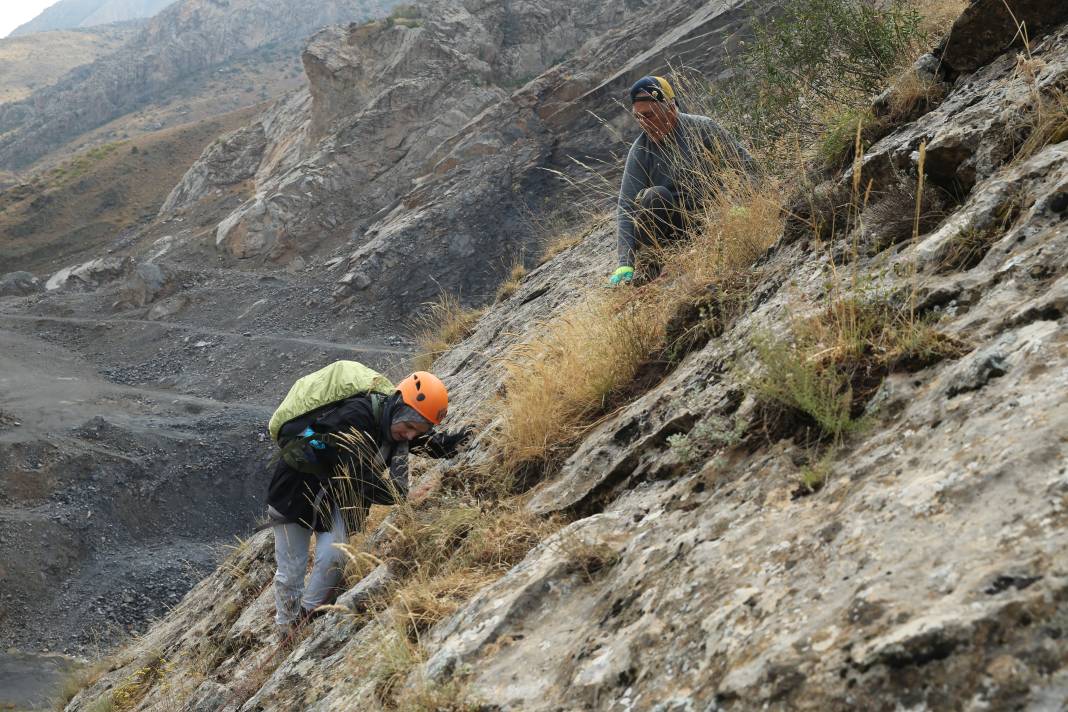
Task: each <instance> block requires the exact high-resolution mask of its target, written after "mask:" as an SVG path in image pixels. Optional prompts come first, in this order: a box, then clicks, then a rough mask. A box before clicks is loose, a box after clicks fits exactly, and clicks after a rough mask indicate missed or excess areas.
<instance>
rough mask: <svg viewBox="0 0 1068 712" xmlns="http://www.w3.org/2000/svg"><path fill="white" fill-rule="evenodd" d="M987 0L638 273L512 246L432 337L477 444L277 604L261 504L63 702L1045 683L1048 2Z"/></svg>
mask: <svg viewBox="0 0 1068 712" xmlns="http://www.w3.org/2000/svg"><path fill="white" fill-rule="evenodd" d="M1004 7H1005V6H1004V5H1003V4H1002V3H1000V2H994V1H992V0H976V1H975V2H972V3H970V4H969V6H968V7H967V8H966V9H965V12H964V15H963V16H962V17H961V18H960V19H959V20H958V21H957V22H956V24H955V26H954V27H953V30H952V32H951V33H950V34H949V38H948V40H946V41H945V42H944V43H943V44H942V45H940V46H939V47H937V48H932V49H934V50H935V53H936V56H931V55H928V56H925V57H924V58H921V60H920V61H919V62H917V64H916V65H915V67H914V68H913V69H911V70H908V71H907V72H906V73H905V74H904V75H902V76H900V77H899V78H898V80H897V82H896V83H895V86H894V87H893V88H892V89H891V90H890V92H888V93H887V94H885V95H883V96H881V97H880V98H879V99H878V100H877V101H876V102H875V105H874V106H873V108H872V110H871V111H872V116H873V117H875V118H877V119H880V120H881V124H880V125H881V128H880V130H879V132H878V134H879V135H877V136H874V137H871V140H870V143H869V144H865V143H864V142H863V140H862V139H863V138H864V137H862V136H860V135H859V134H861V133H862V131H861V128H856V129H855V130H856V132H857V134H858V137H857V143H858V144H860V145H861V146H862V147H863V148H862V151H861V155H859V156H856V157H854V159H853V160H849V156H848V149H849V146H850V145H851V143H850V142H849V141H847V142H846V145H845V148H846V149H847V156H846V160H844V161H842V162H841V163H844V164H845V166H846V167H845V168H844V169H843V168H838V169H835V170H828V171H825V172H824V173H822V177H823V178H824V180H823V181H822V182H819V183H818V184H815V182H814V184H812V185H809V186H807V187H805V186H801V188H800V189H799V192H797V193H796V195H795V196H794V197H795V198H796V199H794V200H793V202H791V204H790V205H789V206H788V209H787V210H780V209H781V208H784V207H787V206H783V205H782V204H781V201H782V198H781V196H780V195H779V193H778V184H777V183H775V182H774V179H771V178H769V181H770V182H769V183H767V184H765V185H763V186H762V187H759V188H757V189H755V190H750V189H746V188H745V187H744V186H735V187H734V188H733V189H730V190H727V191H726V192H720V193H718V194H717V196H716V198H715V200H714V201H713V202H710V203H709V204H708V205H707V206H706V207H707V212H706V213H705V216H704V219H703V222H702V226H703V229H702V230H701V231H700V232H699V233H698V234H697V235H695V237H694V243H693V244H692V245H690V246H688V247H684V248H682V249H681V250H680V251H679V252H678V253H677V254H676V255H674V256H670V257H669V258H668V260H667V261H666V262H665V267H664V270H663V272H662V273H661V275H660V277H659V278H658V279H657V280H655V281H653V282H650V283H648V284H646V285H643V286H641V287H638V288H636V289H634V290H630V291H619V290H617V291H612V292H607V291H605V292H602V291H601V290H596V289H595V290H591V289H589V288H588V285H590V284H591V283H596V282H599V281H600V280H602V279H603V278H604V275H605V274H606V273H607V272H608V271H609V268H610V267H611V265H612V263H613V259H614V254H613V245H612V241H613V234H612V230H611V228H610V227H609V226H608V225H606V224H605V223H604V222H603V221H601V222H599V221H593V222H591V223H590V224H588V225H587V226H586V227H585V228H584V229H582V230H579V231H578V232H576V233H575V234H574V235H573V239H572V240H571V241H570V243H571V244H570V246H567V243H565V244H564V245H563V246H562V251H561V252H559V254H556V255H555V256H552V257H551V258H549V259H548V260H547V261H545V262H544V264H541V265H540V266H538V267H536V268H535V269H532V271H531V272H530V273H529V274H528V275H527V276H526V277H525V278H523V279H522V281H521V282H520V283H519V284H518V285H517V286H516V287H515V289H514V293H512V294H511V295H510V296H506V297H504V298H503V300H502V301H501V302H500V303H499V304H497V305H496V306H493V307H492V308H490V309H489V310H488V311H487V313H486V314H485V315H483V316H482V317H481V319H479V321H478V322H477V324H476V325H475V326H474V328H473V330H472V332H471V333H470V334H469V336H468V337H467V338H466V339H465V340H464V341H463V342H462V343H460V344H458V345H456V346H455V347H454V348H452V349H451V350H450V351H448V352H447V353H445V354H444V355H443V356H442V357H441V358H439V359H438V361H437V362H436V363H435V365H434V370H435V371H436V372H437V373H439V374H440V375H441V376H442V377H443V379H444V380H445V381H446V382H447V383H449V384H450V387H451V392H452V399H453V402H454V407H453V409H452V413H451V415H450V420H451V421H452V423H462V422H466V423H478V424H480V425H481V427H480V435H479V437H478V438H477V439H476V441H475V443H474V445H473V447H471V448H470V449H469V450H468V451H467V452H466V453H465V454H463V455H461V456H460V457H458V458H457V459H455V460H452V461H449V462H447V463H445V464H444V465H441V466H434V467H430V466H425V467H423V468H421V469H422V471H421V477H422V478H423V480H422V481H424V482H431V483H434V491H433V493H432V494H431V495H430V497H428V498H427V499H426V500H424V501H422V502H420V503H418V504H415V505H413V506H412V507H399V508H397V511H395V512H392V513H390V514H389V515H388V518H387V519H386V521H385V523H383V524H381V525H379V526H377V528H376V527H374V526H372V527H371V528H370V530H369V531H368V532H367V533H366V534H365V535H361V536H359V537H356V538H355V539H354V540H353V541H352V542H351V545H350V551H351V553H352V555H353V564H352V566H351V569H350V571H349V574H350V584H351V588H350V590H349V591H348V592H347V593H346V594H344V595H343V596H342V598H341V599H340V600H339V606H338V607H337V608H336V609H334V610H331V611H329V612H328V613H327V614H326V615H324V616H322V617H321V618H319V619H317V620H315V621H314V622H313V623H312V624H310V625H309V626H307V627H306V628H304V629H303V630H302V631H301V633H300V634H299V635H298V636H297V637H296V639H295V640H289V641H286V642H285V644H283V645H279V644H278V641H277V639H276V638H275V634H274V631H273V630H272V626H271V622H270V612H271V608H272V605H273V599H272V590H271V576H272V574H273V561H272V541H271V538H270V534H269V533H266V532H265V533H261V534H258V535H256V536H253V537H252V538H250V539H249V540H248V541H247V542H246V543H245V544H244V545H243V546H242V547H241V549H240V550H239V551H238V552H236V553H235V555H234V556H233V557H231V559H230V560H229V561H228V562H227V564H226V565H224V566H223V567H221V568H220V569H219V570H218V571H216V572H215V573H214V574H213V575H212V576H210V577H209V578H208V579H206V580H205V581H203V582H202V583H201V584H199V585H198V586H197V587H196V588H195V589H194V590H193V591H192V592H191V593H190V594H189V595H188V596H186V598H185V599H184V600H183V601H182V603H181V604H180V605H179V606H178V607H177V608H176V609H175V610H174V611H173V612H172V613H171V614H170V615H168V616H167V617H166V618H165V619H164V620H162V621H161V622H160V623H159V624H158V625H157V626H155V627H154V628H153V629H152V630H151V631H150V632H149V634H148V635H146V636H145V637H144V638H143V639H141V640H139V641H137V642H136V643H135V644H132V645H131V646H129V647H128V648H126V649H125V650H124V651H122V652H121V653H120V654H119V655H118V656H116V657H115V658H113V659H111V660H110V661H109V662H108V669H106V670H104V671H100V672H99V675H98V677H96V679H94V680H91V681H90V682H89V685H88V687H87V688H86V689H84V690H83V691H82V692H80V693H79V694H78V695H77V696H76V697H75V698H74V699H73V700H72V701H71V703H70V705H69V706H68V708H67V709H68V710H71V711H72V712H74V711H77V710H90V709H96V708H99V705H101V704H103V705H105V706H106V705H107V704H114V705H116V706H118V707H119V708H122V709H138V710H173V709H183V710H190V711H193V710H197V711H200V710H203V711H205V712H206V711H207V710H213V711H214V710H233V711H236V710H242V711H252V710H292V709H301V710H320V711H325V710H349V709H378V708H387V709H388V708H397V709H405V710H431V709H434V710H463V709H494V710H570V709H604V710H660V711H662V712H668V711H669V710H670V711H672V712H683V711H698V712H705V711H707V712H711V711H712V710H720V709H731V710H734V709H738V710H748V709H753V710H756V709H776V710H821V711H822V710H847V709H858V708H869V709H877V710H898V709H917V710H918V709H928V710H964V709H967V710H986V709H998V710H1001V709H1027V710H1057V709H1063V708H1064V706H1065V702H1066V700H1068V649H1066V647H1065V642H1064V640H1065V635H1066V633H1068V629H1066V626H1068V609H1066V601H1068V596H1066V592H1068V588H1066V579H1065V571H1066V566H1068V561H1066V559H1065V556H1066V555H1065V547H1064V543H1065V526H1066V524H1068V522H1066V519H1065V517H1066V511H1068V510H1066V507H1068V500H1066V497H1068V470H1066V467H1065V462H1066V461H1068V459H1066V457H1065V456H1066V450H1068V444H1066V441H1065V439H1064V436H1063V434H1064V432H1065V426H1066V422H1065V421H1066V419H1068V409H1066V406H1065V403H1064V398H1063V394H1064V393H1065V391H1066V386H1068V383H1066V382H1065V378H1066V376H1065V374H1066V373H1068V369H1066V368H1065V366H1066V361H1068V332H1066V326H1065V324H1066V322H1065V308H1066V304H1068V291H1066V290H1068V260H1066V258H1065V255H1068V249H1066V248H1068V244H1066V243H1068V228H1066V224H1068V223H1066V220H1065V216H1066V214H1068V162H1066V160H1065V159H1066V158H1068V143H1066V139H1068V113H1066V107H1068V105H1066V103H1065V98H1064V90H1065V83H1066V81H1068V25H1065V24H1064V22H1065V20H1066V19H1068V18H1065V17H1064V14H1063V9H1061V8H1060V6H1059V5H1058V4H1057V3H1041V2H1034V3H1020V4H1018V5H1017V6H1016V16H1015V17H1010V16H1009V15H1008V14H1007V13H1006V12H1005V11H1004ZM1014 21H1019V22H1022V23H1026V25H1027V27H1029V28H1031V31H1030V33H1029V40H1028V42H1027V43H1026V44H1025V45H1021V44H1020V42H1019V38H1020V36H1021V35H1020V33H1019V32H1018V30H1019V28H1018V26H1017V25H1015V24H1014ZM1014 41H1015V44H1014ZM630 68H631V69H635V70H640V69H642V68H644V67H642V66H640V63H636V64H634V65H633V66H631V67H630ZM557 76H558V75H557V74H556V72H555V71H554V70H549V71H548V72H547V74H546V75H543V76H542V77H539V78H538V79H537V80H535V81H534V82H533V83H532V84H531V85H528V87H527V88H526V89H525V90H524V91H521V92H518V93H517V94H514V95H513V96H512V97H511V99H509V100H508V101H506V102H504V103H503V104H501V105H499V107H498V108H495V109H492V110H489V111H487V112H485V113H484V114H483V115H482V117H481V118H480V119H479V120H478V121H482V120H485V121H487V122H491V123H493V124H494V125H500V123H498V122H494V121H493V120H492V117H493V116H494V115H495V114H494V112H495V111H503V112H506V113H508V115H516V116H523V113H522V111H520V109H519V108H517V107H516V106H515V103H516V102H517V97H524V96H526V97H529V99H530V103H528V104H525V105H524V106H526V110H527V111H528V112H530V113H533V114H535V115H539V116H544V115H545V114H546V113H547V112H548V108H547V107H546V105H545V104H543V103H540V102H539V99H540V100H544V99H545V98H546V97H547V96H548V97H552V96H553V95H552V94H551V93H550V94H541V93H538V92H534V91H533V88H535V87H538V86H546V85H547V84H548V85H551V84H552V83H553V82H554V81H555V79H556V78H557ZM614 81H615V80H614V79H613V80H610V81H603V80H601V81H600V82H597V85H598V86H602V85H604V86H613V82H614ZM619 82H620V83H624V82H623V80H622V78H621V77H620V79H619ZM916 86H921V87H923V89H922V90H921V91H918V92H917V90H916V88H915V87H916ZM616 89H618V87H616ZM595 90H596V88H587V89H586V91H587V92H589V91H595ZM526 92H530V93H526ZM572 96H573V97H574V96H575V95H574V94H573V95H572ZM535 97H537V99H536V98H535ZM908 97H911V98H912V101H905V100H904V99H905V98H908ZM501 107H503V108H501ZM560 110H561V111H563V110H564V109H563V107H561V108H560ZM512 112H516V113H514V114H513V113H512ZM528 118H529V117H528ZM478 121H476V122H474V123H475V124H477V123H478ZM531 121H533V119H531ZM858 126H862V124H858ZM469 135H470V134H469V133H465V132H461V134H458V138H457V139H456V142H455V143H450V144H447V145H446V147H445V148H443V149H439V151H440V154H441V156H442V160H445V156H447V155H455V154H450V151H454V150H455V147H458V146H462V145H464V143H463V142H464V136H469ZM479 155H490V156H492V155H495V154H494V153H493V152H489V153H488V154H479ZM486 160H487V162H489V163H490V164H491V165H492V159H486ZM456 165H462V166H466V167H467V168H466V170H469V171H472V173H471V174H470V175H482V174H480V173H479V172H478V171H480V170H481V169H480V168H479V167H478V166H479V165H480V164H478V163H477V162H472V161H470V159H469V160H468V161H467V162H463V161H460V162H458V163H457V164H456ZM445 166H446V168H445V169H443V170H446V172H447V169H448V168H450V167H451V164H449V163H448V162H447V161H446V163H445ZM428 195H429V194H428ZM434 199H435V200H436V201H438V203H439V204H440V205H441V206H443V207H442V209H443V210H444V209H445V207H444V206H448V205H451V204H452V201H459V202H462V200H463V197H462V194H455V193H454V194H452V196H451V197H450V194H449V193H447V192H446V193H445V194H444V195H441V196H434ZM407 210H416V211H418V210H419V206H418V205H407ZM431 214H432V211H428V212H424V213H418V212H417V215H421V217H420V218H419V219H426V220H430V219H431V218H430V217H429V216H430V215H431ZM402 215H403V213H402V212H401V211H400V210H399V209H397V212H396V215H395V218H394V219H395V220H398V221H399V220H401V216H402ZM369 244H370V243H369ZM717 250H719V251H718V252H717ZM359 254H362V255H363V256H364V258H366V257H367V256H368V254H369V253H368V252H367V251H364V252H362V253H359ZM624 351H626V352H627V353H629V354H630V356H631V357H633V358H631V360H630V361H626V360H625V358H624V357H623V356H621V355H620V354H622V353H624ZM576 354H577V357H576ZM593 381H597V382H598V383H599V384H600V385H598V386H596V387H593V390H592V393H594V394H596V393H598V392H600V393H602V395H603V398H604V400H600V401H598V400H597V399H594V404H593V405H589V404H585V405H583V404H579V405H578V406H577V407H580V408H585V410H580V418H579V420H578V421H568V422H564V423H563V424H562V425H561V426H560V427H559V428H557V430H552V429H551V428H553V427H555V425H556V424H554V423H553V422H547V423H546V422H541V423H540V424H538V427H539V428H541V430H538V431H537V432H540V433H550V432H551V433H553V436H554V437H553V439H550V440H547V441H545V440H543V441H542V443H541V445H540V446H538V447H535V445H536V443H533V444H532V441H531V439H530V438H529V437H528V435H526V434H524V433H523V432H522V429H521V426H524V425H529V423H530V422H531V421H535V422H536V421H537V420H538V413H536V412H531V411H530V410H525V409H524V407H523V406H524V404H525V403H541V404H542V405H543V406H544V407H545V408H556V407H557V405H558V403H559V402H561V401H567V400H568V399H569V398H570V397H571V394H572V393H574V392H585V390H583V389H586V388H588V387H590V386H589V384H590V383H591V382H593ZM597 388H601V389H602V390H601V391H598V390H597ZM540 393H544V394H547V396H548V397H546V398H544V399H543V400H541V401H538V400H536V399H537V397H538V396H539V394H540ZM523 398H528V399H531V400H529V401H524V400H523ZM552 412H553V414H554V416H555V417H557V418H559V419H563V418H565V417H570V416H567V415H566V413H565V411H563V410H553V411H552ZM536 424H537V423H536ZM571 426H575V427H573V428H572V427H571ZM546 446H547V447H546ZM539 447H540V449H539ZM383 514H384V513H379V514H378V517H379V518H380V517H381V516H383ZM376 523H377V520H376Z"/></svg>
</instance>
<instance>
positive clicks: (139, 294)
mask: <svg viewBox="0 0 1068 712" xmlns="http://www.w3.org/2000/svg"><path fill="white" fill-rule="evenodd" d="M173 291H174V276H173V275H172V274H170V273H169V272H168V271H167V270H165V269H164V268H162V267H160V266H159V265H157V264H155V263H154V262H142V263H140V264H138V265H137V267H135V268H134V269H133V271H131V272H130V275H129V276H128V277H127V278H126V282H125V284H124V285H123V295H122V300H121V303H124V304H129V305H131V306H135V307H143V306H146V305H148V304H151V303H152V302H154V301H156V300H157V299H159V298H161V297H165V296H168V295H169V294H170V293H171V292H173Z"/></svg>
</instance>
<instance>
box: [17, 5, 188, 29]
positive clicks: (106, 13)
mask: <svg viewBox="0 0 1068 712" xmlns="http://www.w3.org/2000/svg"><path fill="white" fill-rule="evenodd" d="M173 2H174V0H60V2H57V3H56V4H54V5H50V6H49V7H47V8H45V10H44V11H43V12H42V13H41V14H40V15H38V16H37V17H35V18H34V19H32V20H30V21H29V22H27V23H26V24H24V25H19V26H18V27H17V28H15V30H14V31H12V33H11V35H10V36H11V37H18V36H20V35H29V34H33V33H34V32H48V31H49V30H69V29H74V28H76V27H93V26H95V25H106V24H110V23H113V22H127V21H129V20H139V19H141V18H146V17H152V16H153V15H155V14H156V13H157V12H159V11H160V10H162V9H163V8H165V7H167V6H168V5H170V4H171V3H173Z"/></svg>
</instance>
